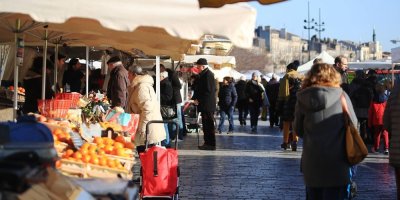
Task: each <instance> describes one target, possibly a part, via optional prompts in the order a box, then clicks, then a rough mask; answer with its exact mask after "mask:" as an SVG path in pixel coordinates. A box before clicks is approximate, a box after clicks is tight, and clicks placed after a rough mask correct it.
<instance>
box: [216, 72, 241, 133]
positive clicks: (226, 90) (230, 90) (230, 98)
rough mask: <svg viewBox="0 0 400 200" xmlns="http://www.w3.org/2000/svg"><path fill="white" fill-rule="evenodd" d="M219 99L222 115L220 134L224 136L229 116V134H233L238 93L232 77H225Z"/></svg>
mask: <svg viewBox="0 0 400 200" xmlns="http://www.w3.org/2000/svg"><path fill="white" fill-rule="evenodd" d="M218 99H219V101H218V105H219V114H220V120H219V125H218V132H219V134H222V131H223V126H224V122H225V117H226V116H228V122H229V129H228V132H227V134H232V133H233V129H234V122H233V110H234V109H235V105H236V101H237V93H236V88H235V86H234V85H233V80H232V78H231V77H229V76H226V77H224V79H223V82H222V86H221V87H220V89H219V92H218Z"/></svg>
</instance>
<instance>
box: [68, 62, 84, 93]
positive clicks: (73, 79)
mask: <svg viewBox="0 0 400 200" xmlns="http://www.w3.org/2000/svg"><path fill="white" fill-rule="evenodd" d="M81 66H82V65H81V63H80V62H79V59H78V58H72V59H71V60H70V61H69V63H68V69H67V71H65V72H64V75H63V87H64V92H78V93H81V85H82V81H83V78H84V77H85V75H84V74H83V73H82V71H81ZM68 88H69V90H68Z"/></svg>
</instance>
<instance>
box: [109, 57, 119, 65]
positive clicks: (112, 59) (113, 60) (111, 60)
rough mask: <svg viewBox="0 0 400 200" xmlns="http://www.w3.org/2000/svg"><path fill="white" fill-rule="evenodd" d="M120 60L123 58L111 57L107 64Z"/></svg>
mask: <svg viewBox="0 0 400 200" xmlns="http://www.w3.org/2000/svg"><path fill="white" fill-rule="evenodd" d="M119 61H121V59H120V58H119V57H118V56H114V57H111V58H110V59H108V61H107V64H110V63H116V62H119Z"/></svg>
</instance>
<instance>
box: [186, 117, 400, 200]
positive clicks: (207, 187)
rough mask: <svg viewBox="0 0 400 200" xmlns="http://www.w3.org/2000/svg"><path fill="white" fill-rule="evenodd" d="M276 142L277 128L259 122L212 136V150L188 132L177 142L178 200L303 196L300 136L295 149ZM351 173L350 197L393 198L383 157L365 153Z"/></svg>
mask: <svg viewBox="0 0 400 200" xmlns="http://www.w3.org/2000/svg"><path fill="white" fill-rule="evenodd" d="M235 123H238V121H237V120H236V119H235ZM225 124H226V128H227V122H225ZM248 124H249V123H248ZM267 124H268V126H267ZM202 141H203V139H202V135H200V143H202ZM281 143H282V134H281V132H280V131H279V129H278V128H270V127H269V123H268V122H265V121H260V122H259V128H258V133H256V134H254V133H250V127H249V125H247V126H246V127H243V126H239V125H236V126H235V133H234V134H233V135H227V134H226V132H224V133H223V134H221V135H220V134H217V150H216V151H204V150H198V148H197V135H196V134H195V133H189V134H188V136H186V137H185V139H184V141H183V142H180V143H179V148H180V149H179V166H180V168H181V176H180V198H181V199H229V200H231V199H277V200H278V199H288V200H289V199H290V200H291V199H305V187H304V183H303V176H302V174H301V173H300V157H301V151H302V144H301V140H300V142H299V145H298V150H297V152H293V151H289V150H286V151H284V150H282V149H281V148H280V144H281ZM357 173H358V174H357V177H356V178H355V181H356V182H357V184H358V196H357V198H356V199H374V200H375V199H396V184H395V178H394V172H393V169H392V168H391V167H390V166H389V164H388V156H386V155H383V154H382V153H375V154H369V155H368V157H367V158H366V159H365V160H364V161H363V162H362V163H361V164H360V165H359V167H358V172H357Z"/></svg>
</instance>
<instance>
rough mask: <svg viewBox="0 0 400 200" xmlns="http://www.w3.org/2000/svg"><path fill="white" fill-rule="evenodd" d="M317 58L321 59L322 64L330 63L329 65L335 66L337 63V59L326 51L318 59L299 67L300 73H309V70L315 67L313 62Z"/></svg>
mask: <svg viewBox="0 0 400 200" xmlns="http://www.w3.org/2000/svg"><path fill="white" fill-rule="evenodd" d="M316 58H321V59H322V62H324V63H328V64H334V63H335V58H333V57H332V56H331V55H329V54H328V53H327V52H326V51H323V52H321V53H320V54H319V55H318V56H317V57H315V58H314V59H311V60H310V61H308V62H306V63H304V64H303V65H301V66H299V67H298V68H297V71H298V72H299V73H302V74H305V73H307V72H308V70H310V69H311V67H312V66H313V62H314V60H315V59H316Z"/></svg>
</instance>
